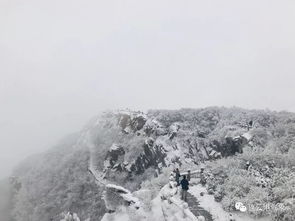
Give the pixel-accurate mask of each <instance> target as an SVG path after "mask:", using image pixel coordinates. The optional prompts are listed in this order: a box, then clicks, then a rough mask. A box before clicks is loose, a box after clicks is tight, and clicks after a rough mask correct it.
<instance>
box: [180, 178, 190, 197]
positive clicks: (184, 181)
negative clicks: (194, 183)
mask: <svg viewBox="0 0 295 221" xmlns="http://www.w3.org/2000/svg"><path fill="white" fill-rule="evenodd" d="M180 184H181V190H182V191H181V199H182V200H184V201H185V202H187V191H188V186H189V182H188V180H187V179H186V176H185V175H184V176H183V178H182V180H181V182H180Z"/></svg>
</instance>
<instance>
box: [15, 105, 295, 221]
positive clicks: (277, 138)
mask: <svg viewBox="0 0 295 221" xmlns="http://www.w3.org/2000/svg"><path fill="white" fill-rule="evenodd" d="M250 121H253V122H254V123H253V124H252V123H251V125H250V124H249V122H250ZM294 125H295V117H294V114H291V113H285V112H281V113H276V112H270V111H256V110H251V111H249V110H244V109H239V108H230V109H228V108H216V107H211V108H205V109H181V110H175V111H167V110H155V111H149V112H147V113H142V112H136V111H129V110H127V111H126V110H125V111H112V112H105V113H102V114H100V115H99V116H98V117H96V118H94V119H93V120H92V121H91V122H90V123H89V124H88V125H87V126H86V127H85V128H84V129H83V130H82V131H81V132H80V133H79V134H75V135H73V136H71V137H69V138H67V139H65V140H64V141H62V142H61V143H60V144H59V145H57V146H56V147H55V148H54V149H52V150H50V151H48V152H47V153H44V154H41V155H38V156H35V157H34V158H31V159H29V160H27V161H25V162H24V163H23V164H22V165H21V166H20V167H19V168H18V169H17V170H16V172H15V173H14V176H16V178H17V180H18V182H20V183H21V188H20V189H19V190H18V191H17V192H16V194H15V197H14V202H15V204H14V218H15V220H17V221H22V220H28V221H35V220H36V221H37V220H38V221H39V220H45V221H46V220H60V219H62V218H63V217H62V215H64V214H67V212H69V211H70V212H73V213H76V214H77V215H78V216H79V218H80V219H81V220H86V219H89V220H100V219H101V218H102V216H103V215H104V214H105V212H106V208H105V204H104V201H103V200H102V199H101V197H102V195H103V191H104V190H105V189H106V185H108V184H116V185H121V186H122V188H123V187H124V188H127V189H128V190H129V191H135V190H139V189H140V188H141V186H142V184H143V183H144V182H145V181H150V180H153V179H154V177H157V176H159V174H163V173H164V172H165V168H169V167H170V168H174V167H182V168H193V167H197V166H198V165H199V164H201V163H204V162H207V161H215V160H217V161H216V162H219V159H223V158H225V157H229V158H230V156H234V157H233V158H234V159H236V158H238V156H239V154H241V153H242V152H243V151H244V150H248V149H250V150H251V149H263V148H265V147H266V146H268V145H269V143H274V142H276V144H278V145H277V146H278V148H281V150H280V151H282V152H283V151H285V153H288V152H289V151H290V150H291V151H292V149H293V148H294V147H293V146H292V145H291V144H292V142H294V139H293V138H294V135H292V133H294V132H295V130H294V128H295V127H294ZM294 134H295V133H294ZM290 143H291V144H290ZM294 143H295V142H294ZM237 154H238V155H237ZM236 155H237V156H236ZM230 159H231V158H230ZM240 159H241V158H240ZM241 164H242V160H241ZM168 170H170V169H168ZM162 178H163V179H168V177H166V178H165V177H164V176H163V177H162ZM208 182H209V181H208ZM156 195H157V194H156ZM156 195H155V196H156Z"/></svg>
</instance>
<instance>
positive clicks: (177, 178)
mask: <svg viewBox="0 0 295 221" xmlns="http://www.w3.org/2000/svg"><path fill="white" fill-rule="evenodd" d="M179 179H180V172H179V169H178V168H176V170H175V181H176V183H177V186H179Z"/></svg>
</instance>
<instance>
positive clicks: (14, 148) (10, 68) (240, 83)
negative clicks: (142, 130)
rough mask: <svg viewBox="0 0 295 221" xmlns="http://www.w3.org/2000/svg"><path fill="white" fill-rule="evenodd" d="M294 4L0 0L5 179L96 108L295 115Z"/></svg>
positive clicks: (274, 0) (0, 163)
mask: <svg viewBox="0 0 295 221" xmlns="http://www.w3.org/2000/svg"><path fill="white" fill-rule="evenodd" d="M294 12H295V1H294V0H281V1H278V0H259V1H257V0H247V1H244V0H243V1H242V0H222V1H220V0H208V1H207V0H206V1H204V0H192V1H188V0H184V1H179V0H168V1H166V0H146V1H141V0H133V1H131V0H124V1H122V0H121V1H120V0H118V1H113V0H105V1H101V0H26V1H21V0H0V76H1V78H0V154H1V155H0V178H1V177H3V176H6V175H8V174H9V173H10V171H11V168H12V166H14V165H15V164H16V163H17V162H18V161H20V160H21V159H22V158H24V157H25V156H27V155H28V154H31V153H35V152H39V151H43V150H44V149H46V148H48V147H50V146H52V145H53V144H55V143H56V142H57V140H58V139H59V138H61V137H63V136H65V135H66V134H69V133H71V132H74V131H78V130H79V129H81V128H82V126H83V125H84V124H85V123H86V121H87V120H88V119H89V118H91V117H92V116H94V115H96V114H97V113H98V112H99V111H100V110H103V109H117V108H132V109H137V110H138V109H140V110H146V109H150V108H173V109H175V108H181V107H205V106H212V105H223V106H234V105H235V106H241V107H245V108H259V109H264V108H269V109H273V110H289V111H294V112H295V97H294V95H295V40H294V39H295V13H294Z"/></svg>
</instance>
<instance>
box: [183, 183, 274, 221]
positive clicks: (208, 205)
mask: <svg viewBox="0 0 295 221" xmlns="http://www.w3.org/2000/svg"><path fill="white" fill-rule="evenodd" d="M201 192H203V193H205V194H204V196H200V193H201ZM189 193H190V194H191V195H193V196H194V197H196V198H197V199H198V202H199V204H200V206H201V207H202V208H204V209H205V210H207V211H208V212H209V213H211V214H212V217H213V220H214V221H228V220H230V213H229V212H226V211H225V210H223V208H222V205H221V204H220V203H218V202H216V201H215V200H214V196H213V195H209V194H208V193H207V190H206V188H205V187H203V186H201V185H199V184H198V185H192V186H191V187H190V190H189ZM231 214H232V216H233V218H234V219H235V220H236V221H270V220H271V218H270V217H263V218H252V217H250V216H248V215H247V214H244V213H241V212H240V213H231ZM206 221H207V220H206Z"/></svg>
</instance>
